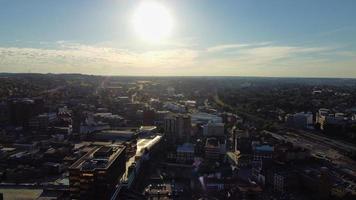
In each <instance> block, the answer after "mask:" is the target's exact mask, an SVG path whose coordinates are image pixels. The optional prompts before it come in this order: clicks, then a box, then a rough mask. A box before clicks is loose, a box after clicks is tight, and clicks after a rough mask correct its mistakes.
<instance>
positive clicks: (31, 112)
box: [8, 98, 44, 127]
mask: <svg viewBox="0 0 356 200" xmlns="http://www.w3.org/2000/svg"><path fill="white" fill-rule="evenodd" d="M43 104H44V103H43V100H42V99H28V98H23V99H11V100H10V101H9V102H8V106H9V114H10V123H11V124H12V125H15V126H23V127H28V122H29V120H30V118H31V117H34V116H36V115H38V114H39V113H42V112H43Z"/></svg>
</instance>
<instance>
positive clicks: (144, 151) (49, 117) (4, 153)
mask: <svg viewBox="0 0 356 200" xmlns="http://www.w3.org/2000/svg"><path fill="white" fill-rule="evenodd" d="M0 82H1V86H0V93H1V104H0V111H1V117H0V122H1V125H2V126H1V127H2V128H1V130H2V131H1V134H0V141H1V149H0V150H1V184H0V188H1V189H0V192H2V194H3V195H4V197H5V199H6V197H10V196H11V195H14V196H15V197H18V198H25V197H26V198H28V199H31V198H32V199H38V200H42V199H353V198H355V195H356V182H355V177H356V168H355V167H356V164H355V163H356V161H355V158H356V147H355V144H356V108H355V107H353V106H354V105H355V104H356V102H355V101H356V98H355V94H356V80H354V79H285V78H253V77H251V78H248V77H246V78H236V77H230V78H228V77H211V78H208V77H203V78H202V77H169V78H166V77H162V78H157V77H154V78H152V77H107V76H88V75H79V74H68V75H55V74H46V75H44V74H1V76H0ZM21 196H22V197H21Z"/></svg>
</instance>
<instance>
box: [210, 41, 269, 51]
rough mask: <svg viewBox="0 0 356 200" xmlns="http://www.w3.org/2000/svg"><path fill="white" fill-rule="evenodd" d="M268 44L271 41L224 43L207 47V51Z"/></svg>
mask: <svg viewBox="0 0 356 200" xmlns="http://www.w3.org/2000/svg"><path fill="white" fill-rule="evenodd" d="M268 44H270V42H261V43H251V44H248V43H242V44H239V43H234V44H222V45H217V46H212V47H209V48H207V51H208V52H220V51H226V50H231V49H238V48H246V47H253V46H264V45H268Z"/></svg>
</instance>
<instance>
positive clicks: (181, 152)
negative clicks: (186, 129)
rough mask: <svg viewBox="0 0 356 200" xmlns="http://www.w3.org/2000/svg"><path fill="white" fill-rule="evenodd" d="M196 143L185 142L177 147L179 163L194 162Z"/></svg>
mask: <svg viewBox="0 0 356 200" xmlns="http://www.w3.org/2000/svg"><path fill="white" fill-rule="evenodd" d="M194 153H195V151H194V145H193V144H191V143H184V144H183V145H180V146H178V147H177V158H176V159H177V160H176V161H177V162H178V163H189V162H190V163H192V162H193V161H194Z"/></svg>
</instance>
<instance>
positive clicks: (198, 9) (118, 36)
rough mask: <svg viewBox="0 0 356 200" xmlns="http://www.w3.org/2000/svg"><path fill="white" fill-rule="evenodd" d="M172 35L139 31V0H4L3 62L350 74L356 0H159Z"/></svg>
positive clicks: (32, 66)
mask: <svg viewBox="0 0 356 200" xmlns="http://www.w3.org/2000/svg"><path fill="white" fill-rule="evenodd" d="M157 1H158V2H160V4H162V5H164V6H165V7H166V8H167V9H168V10H169V11H170V13H171V15H172V17H173V19H174V29H173V31H172V34H171V36H170V37H169V38H167V39H165V40H164V41H161V42H160V43H159V44H151V43H146V42H144V41H142V40H140V39H139V38H138V37H137V35H136V34H135V33H134V31H133V28H132V15H133V13H134V11H135V9H136V8H137V7H138V6H139V5H140V3H142V1H135V0H61V1H48V0H26V1H25V0H0V72H41V73H47V72H52V73H88V74H105V75H222V76H224V75H228V76H231V75H236V76H288V77H289V76H291V77H356V37H355V35H356V12H355V10H356V1H354V0H298V1H296V0H268V1H262V0H224V1H217V0H194V1H192V0H172V1H170V0H157Z"/></svg>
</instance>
